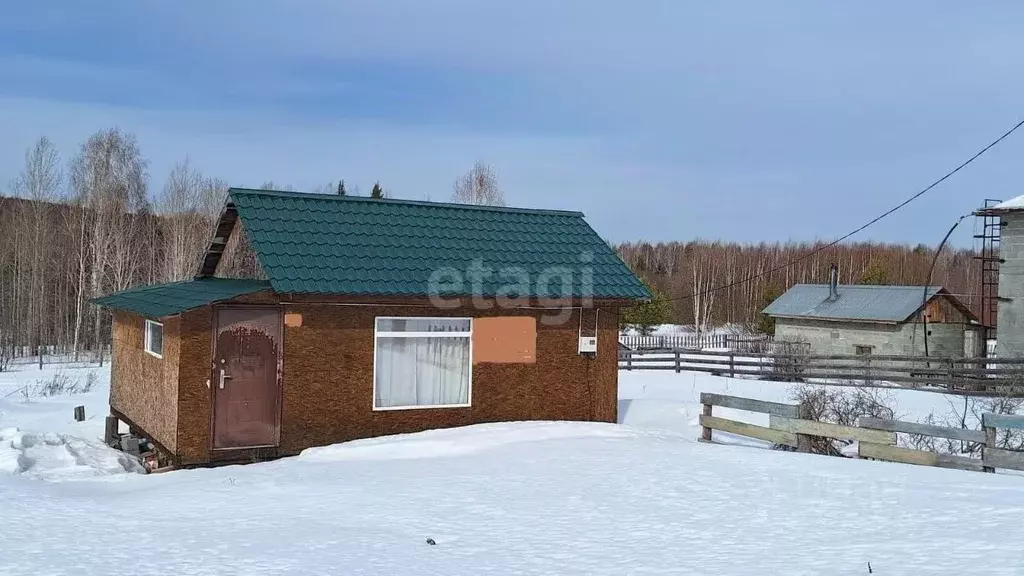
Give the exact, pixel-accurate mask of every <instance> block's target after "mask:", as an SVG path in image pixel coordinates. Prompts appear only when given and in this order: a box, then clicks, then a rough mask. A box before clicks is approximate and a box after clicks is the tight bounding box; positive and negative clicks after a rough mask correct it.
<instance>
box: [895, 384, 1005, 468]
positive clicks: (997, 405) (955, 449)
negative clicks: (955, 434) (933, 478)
mask: <svg viewBox="0 0 1024 576" xmlns="http://www.w3.org/2000/svg"><path fill="white" fill-rule="evenodd" d="M962 399H963V404H959V403H956V404H953V403H951V404H950V409H949V411H948V412H946V413H945V414H941V415H938V416H936V414H935V412H931V413H929V414H928V416H926V417H925V418H924V419H923V420H922V421H921V423H922V424H932V425H934V426H944V427H946V428H962V429H965V430H981V429H982V426H981V422H982V415H983V414H986V413H990V414H1007V415H1016V414H1020V413H1021V412H1022V411H1024V397H1019V396H985V397H978V396H964V397H963V398H962ZM901 443H902V444H903V445H904V446H906V447H907V448H913V449H915V450H928V451H930V452H939V453H941V454H956V455H960V456H973V457H975V458H980V457H981V449H982V444H980V443H976V442H964V441H962V440H950V439H947V438H935V437H932V436H924V435H921V434H907V437H906V440H904V441H903V442H901ZM995 447H996V448H1002V449H1004V450H1024V430H1010V429H1005V428H997V429H996V444H995Z"/></svg>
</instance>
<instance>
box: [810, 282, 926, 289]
mask: <svg viewBox="0 0 1024 576" xmlns="http://www.w3.org/2000/svg"><path fill="white" fill-rule="evenodd" d="M793 286H820V287H823V288H828V284H826V283H821V282H819V283H814V284H811V283H805V282H799V283H797V284H794V285H793ZM838 287H839V288H870V289H878V288H885V289H887V290H892V289H905V290H910V289H913V290H920V289H922V288H924V287H925V286H924V284H913V285H910V284H839V285H838ZM928 288H937V289H942V286H940V285H938V284H929V285H928Z"/></svg>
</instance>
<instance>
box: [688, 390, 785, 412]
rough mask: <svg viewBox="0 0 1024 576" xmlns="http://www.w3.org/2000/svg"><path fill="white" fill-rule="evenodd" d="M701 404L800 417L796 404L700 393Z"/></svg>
mask: <svg viewBox="0 0 1024 576" xmlns="http://www.w3.org/2000/svg"><path fill="white" fill-rule="evenodd" d="M700 403H701V404H713V405H715V406H724V407H725V408H735V409H736V410H749V411H751V412H764V413H766V414H777V415H779V416H788V417H789V418H797V417H799V416H800V411H799V410H800V407H799V406H797V405H796V404H783V403H781V402H766V401H764V400H754V399H752V398H740V397H739V396H726V395H725V394H711V393H709V392H701V395H700Z"/></svg>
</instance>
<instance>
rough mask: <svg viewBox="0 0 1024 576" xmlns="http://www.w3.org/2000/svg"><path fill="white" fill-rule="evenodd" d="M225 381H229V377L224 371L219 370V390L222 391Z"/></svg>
mask: <svg viewBox="0 0 1024 576" xmlns="http://www.w3.org/2000/svg"><path fill="white" fill-rule="evenodd" d="M225 380H231V376H228V375H227V373H225V371H224V369H223V368H221V369H220V385H219V388H220V389H221V390H223V389H224V381H225Z"/></svg>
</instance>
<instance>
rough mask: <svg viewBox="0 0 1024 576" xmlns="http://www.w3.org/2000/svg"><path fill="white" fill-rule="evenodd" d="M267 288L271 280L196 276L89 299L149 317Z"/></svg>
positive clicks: (171, 314)
mask: <svg viewBox="0 0 1024 576" xmlns="http://www.w3.org/2000/svg"><path fill="white" fill-rule="evenodd" d="M269 289H270V283H269V282H266V281H264V280H237V279H230V278H199V279H196V280H188V281H185V282H171V283H168V284H154V285H151V286H141V287H138V288H132V289H129V290H124V291H122V292H116V293H114V294H110V295H108V296H102V297H100V298H94V299H93V300H92V302H93V303H94V304H97V305H99V306H103V307H105V308H113V309H115V310H122V311H125V312H132V313H135V314H140V315H142V316H146V317H148V318H163V317H166V316H174V315H175V314H181V313H182V312H185V311H186V310H192V309H195V308H202V307H203V306H206V305H209V304H213V303H215V302H221V301H224V300H230V299H232V298H236V297H238V296H243V295H245V294H253V293H256V292H262V291H264V290H269Z"/></svg>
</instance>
